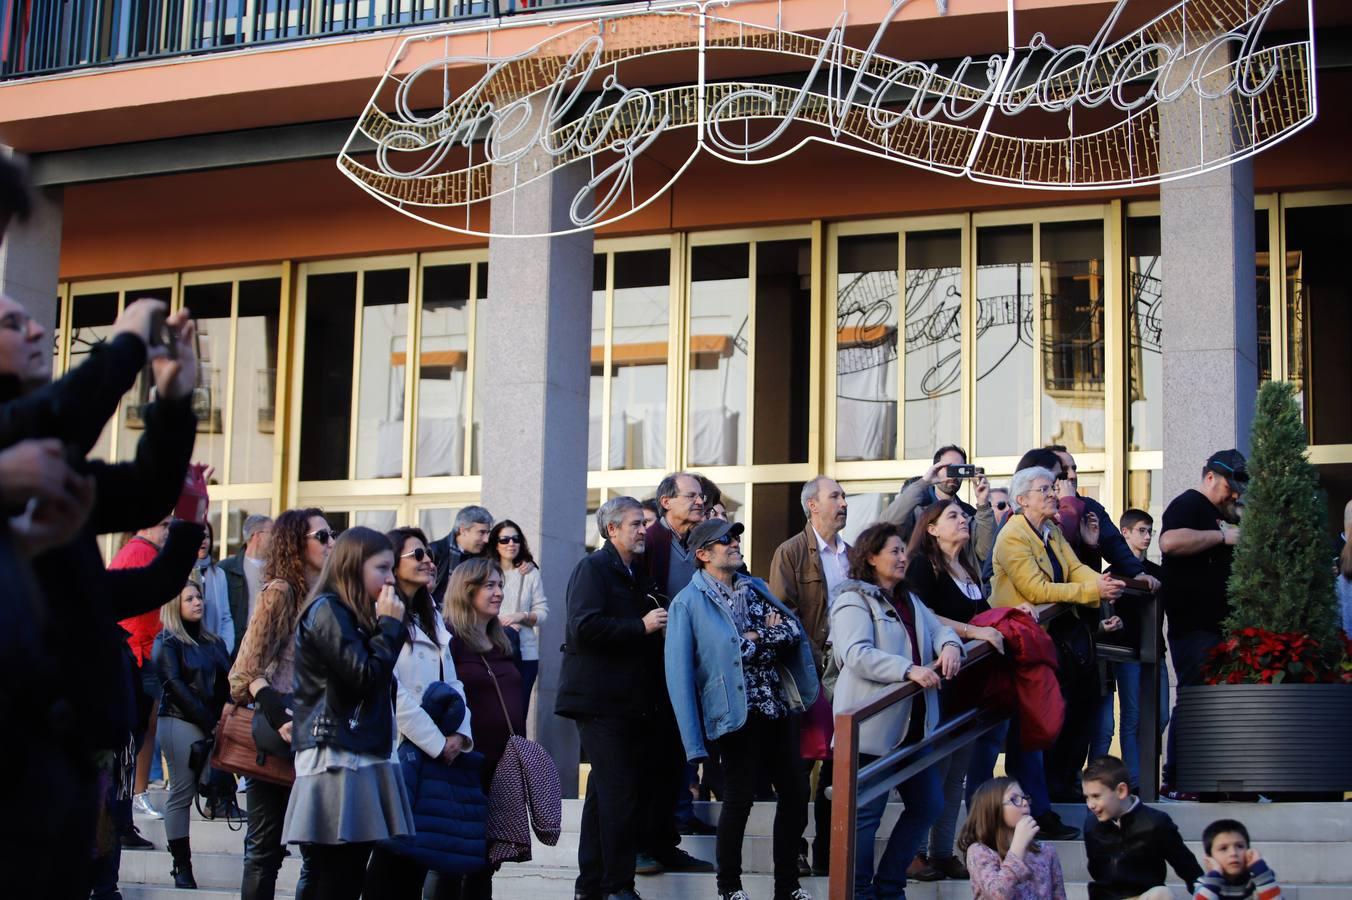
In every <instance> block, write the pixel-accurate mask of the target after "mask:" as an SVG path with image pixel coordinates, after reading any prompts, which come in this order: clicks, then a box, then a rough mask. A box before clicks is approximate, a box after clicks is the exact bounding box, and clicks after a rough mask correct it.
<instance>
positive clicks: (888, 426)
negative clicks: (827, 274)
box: [836, 234, 900, 460]
mask: <svg viewBox="0 0 1352 900" xmlns="http://www.w3.org/2000/svg"><path fill="white" fill-rule="evenodd" d="M836 252H837V263H836V272H837V275H836V459H838V460H873V459H895V458H896V455H897V368H896V367H897V329H898V327H899V322H900V317H899V311H898V304H897V263H898V259H897V253H898V239H897V236H896V235H895V234H878V235H861V236H857V237H842V238H841V239H840V240H839V241H838V242H837V244H836Z"/></svg>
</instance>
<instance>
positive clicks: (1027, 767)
mask: <svg viewBox="0 0 1352 900" xmlns="http://www.w3.org/2000/svg"><path fill="white" fill-rule="evenodd" d="M1005 771H1006V772H1008V773H1009V776H1010V777H1011V778H1014V779H1017V780H1018V782H1019V787H1021V788H1023V792H1024V793H1025V794H1026V795H1028V813H1029V815H1031V816H1033V817H1034V818H1037V817H1038V816H1041V815H1045V814H1046V813H1049V812H1051V810H1052V798H1051V791H1050V790H1049V789H1048V787H1047V773H1046V769H1045V768H1044V766H1043V764H1042V751H1041V750H1029V751H1027V752H1025V751H1023V750H1020V749H1019V718H1018V716H1015V717H1014V718H1012V719H1010V720H1009V736H1008V737H1007V738H1006V739H1005Z"/></svg>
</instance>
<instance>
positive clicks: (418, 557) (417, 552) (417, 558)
mask: <svg viewBox="0 0 1352 900" xmlns="http://www.w3.org/2000/svg"><path fill="white" fill-rule="evenodd" d="M410 556H411V557H413V561H414V562H422V561H423V560H425V559H431V558H432V554H431V553H428V552H427V551H426V550H424V549H423V548H422V547H414V548H413V549H412V550H410V551H408V552H407V553H401V554H399V558H400V559H408V558H409V557H410Z"/></svg>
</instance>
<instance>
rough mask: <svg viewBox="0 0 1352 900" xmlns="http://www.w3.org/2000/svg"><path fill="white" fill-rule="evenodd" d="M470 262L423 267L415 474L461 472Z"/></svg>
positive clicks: (462, 467)
mask: <svg viewBox="0 0 1352 900" xmlns="http://www.w3.org/2000/svg"><path fill="white" fill-rule="evenodd" d="M470 268H471V267H470V265H469V264H468V263H464V264H461V265H453V266H428V267H427V268H425V269H423V306H422V323H421V334H420V338H419V348H418V447H417V455H416V457H415V459H416V464H415V468H414V474H415V475H417V476H418V477H420V478H421V477H427V476H432V475H462V474H464V469H465V382H466V378H467V377H468V373H469V279H470Z"/></svg>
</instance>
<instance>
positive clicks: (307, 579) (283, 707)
mask: <svg viewBox="0 0 1352 900" xmlns="http://www.w3.org/2000/svg"><path fill="white" fill-rule="evenodd" d="M334 538H335V535H334V532H333V530H332V529H331V528H329V523H328V520H326V519H325V518H324V513H323V511H322V510H319V509H315V508H313V507H311V508H308V509H288V510H287V511H286V512H284V513H282V514H281V515H280V516H278V517H277V520H276V522H274V523H273V526H272V542H271V544H270V545H269V548H268V556H267V560H266V562H265V563H264V566H263V589H262V590H261V591H259V592H258V600H257V604H256V606H255V607H254V613H253V615H252V616H251V617H250V619H249V627H248V630H247V631H245V633H244V639H243V640H242V641H240V645H239V655H238V656H237V657H236V658H235V665H234V668H232V669H231V670H230V694H231V697H232V699H233V700H234V701H235V702H236V703H252V704H253V705H254V715H255V716H256V717H257V716H261V717H263V722H261V723H255V726H254V734H255V738H257V737H258V736H259V735H260V734H264V733H268V736H273V735H275V737H276V742H277V747H276V749H278V750H289V748H290V745H291V712H290V706H291V693H292V691H294V690H295V680H296V666H295V658H296V623H297V622H298V621H299V620H300V609H301V605H302V604H303V603H304V602H305V598H306V597H308V596H309V594H310V588H312V587H313V586H314V585H315V583H316V582H317V581H318V580H319V573H320V571H321V570H322V569H323V568H324V563H325V562H326V561H327V560H328V558H329V551H330V550H332V549H333V542H334ZM245 791H246V794H247V795H248V806H249V824H248V827H247V830H246V831H245V832H244V879H243V883H242V884H241V886H240V896H241V900H272V898H273V896H274V895H275V893H276V889H277V873H278V872H279V871H280V870H281V867H282V859H283V857H284V856H285V851H284V850H283V848H282V821H283V820H284V819H285V818H286V805H287V801H288V800H290V798H291V789H290V788H288V787H285V786H283V785H279V784H269V783H268V782H265V781H260V780H258V779H257V778H251V779H250V780H249V784H248V787H247V788H246V789H245Z"/></svg>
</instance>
